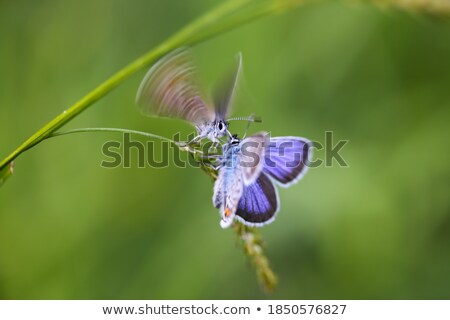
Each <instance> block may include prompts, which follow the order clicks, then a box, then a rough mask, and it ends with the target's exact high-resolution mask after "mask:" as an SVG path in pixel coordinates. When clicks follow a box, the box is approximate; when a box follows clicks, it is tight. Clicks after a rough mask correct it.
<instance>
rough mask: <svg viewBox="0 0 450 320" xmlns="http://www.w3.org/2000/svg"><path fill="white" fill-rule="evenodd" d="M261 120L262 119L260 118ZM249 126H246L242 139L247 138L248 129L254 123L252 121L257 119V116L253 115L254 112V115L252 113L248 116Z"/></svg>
mask: <svg viewBox="0 0 450 320" xmlns="http://www.w3.org/2000/svg"><path fill="white" fill-rule="evenodd" d="M260 120H261V119H260ZM247 121H248V122H247V128H245V132H244V136H243V137H242V139H245V137H246V136H247V132H248V129H249V128H250V124H251V123H252V122H256V121H255V117H254V116H253V114H252V115H250V117H248V118H247ZM259 122H261V121H259Z"/></svg>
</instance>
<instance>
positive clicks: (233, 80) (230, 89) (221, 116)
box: [214, 53, 242, 120]
mask: <svg viewBox="0 0 450 320" xmlns="http://www.w3.org/2000/svg"><path fill="white" fill-rule="evenodd" d="M241 68H242V54H241V53H238V54H237V56H236V63H235V66H234V68H233V70H232V71H231V72H230V73H229V74H227V76H226V77H225V78H224V79H223V80H222V82H221V83H219V86H218V87H217V89H216V91H215V93H214V108H215V111H216V119H218V120H226V118H227V117H228V115H229V113H230V107H231V104H232V101H233V97H234V95H235V92H236V87H237V82H238V79H239V74H240V73H241Z"/></svg>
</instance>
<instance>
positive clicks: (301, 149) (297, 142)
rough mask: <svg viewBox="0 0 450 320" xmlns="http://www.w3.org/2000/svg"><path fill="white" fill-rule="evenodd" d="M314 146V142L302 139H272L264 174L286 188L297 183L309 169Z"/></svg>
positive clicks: (267, 151) (267, 152)
mask: <svg viewBox="0 0 450 320" xmlns="http://www.w3.org/2000/svg"><path fill="white" fill-rule="evenodd" d="M312 146H313V145H312V142H310V141H309V140H307V139H305V138H300V137H277V138H271V139H270V143H269V144H268V147H267V149H266V155H265V159H264V160H265V163H264V169H263V172H264V173H266V174H267V175H269V176H270V177H271V178H273V179H275V180H276V181H277V182H278V183H280V185H282V186H285V187H287V186H289V185H290V184H292V183H295V182H297V181H298V180H300V179H301V178H302V177H303V175H304V174H305V173H306V171H307V169H308V167H307V165H308V163H309V161H311V156H312Z"/></svg>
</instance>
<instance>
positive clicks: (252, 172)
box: [239, 132, 269, 185]
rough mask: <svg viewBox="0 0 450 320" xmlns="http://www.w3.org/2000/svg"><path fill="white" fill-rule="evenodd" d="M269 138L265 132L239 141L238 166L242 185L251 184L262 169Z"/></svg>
mask: <svg viewBox="0 0 450 320" xmlns="http://www.w3.org/2000/svg"><path fill="white" fill-rule="evenodd" d="M268 144H269V136H268V134H267V133H266V132H260V133H257V134H254V135H252V136H250V137H248V138H246V139H244V140H242V141H241V143H240V147H241V151H240V154H239V165H240V167H241V169H242V173H243V179H244V184H245V185H249V184H252V183H253V182H254V181H255V180H256V179H257V178H258V176H259V174H260V173H261V171H262V170H263V167H264V157H265V153H266V148H267V145H268Z"/></svg>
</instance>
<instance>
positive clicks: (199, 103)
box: [136, 48, 252, 144]
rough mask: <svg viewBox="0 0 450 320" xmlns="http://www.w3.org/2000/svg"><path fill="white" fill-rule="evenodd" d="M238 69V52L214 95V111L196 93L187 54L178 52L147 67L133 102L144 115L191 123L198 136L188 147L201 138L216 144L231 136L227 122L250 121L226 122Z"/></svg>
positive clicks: (239, 68) (239, 58) (193, 69)
mask: <svg viewBox="0 0 450 320" xmlns="http://www.w3.org/2000/svg"><path fill="white" fill-rule="evenodd" d="M241 68H242V55H241V54H240V53H239V54H238V55H237V58H236V63H235V66H234V67H233V69H232V71H231V72H230V73H229V74H228V75H227V76H226V77H225V78H224V79H223V80H222V82H221V84H220V86H219V87H218V89H219V90H217V91H216V92H215V94H214V103H213V105H214V108H210V107H209V106H208V104H207V103H206V102H205V100H204V99H203V98H202V97H201V93H200V91H199V90H198V86H197V83H196V81H195V74H196V68H195V67H194V66H193V64H192V62H191V58H190V55H189V52H188V51H187V50H186V49H184V48H182V49H178V50H175V51H173V52H171V53H169V54H168V55H166V56H165V57H163V58H162V59H161V60H159V61H158V62H157V63H156V64H155V65H153V66H152V67H151V68H150V70H149V71H148V72H147V74H146V75H145V77H144V79H143V80H142V82H141V84H140V86H139V89H138V92H137V95H136V103H137V105H138V106H139V107H140V109H141V111H142V112H143V113H144V114H146V115H149V116H160V117H169V118H180V119H183V120H186V121H188V122H190V123H192V124H193V125H194V126H195V128H196V129H197V135H196V136H195V137H194V138H193V139H192V140H191V141H190V142H188V143H187V144H191V143H195V142H199V141H200V140H202V139H204V138H207V139H209V140H211V141H212V142H213V143H215V144H218V143H219V139H220V138H221V137H223V136H225V135H229V136H231V134H230V133H229V131H228V125H229V123H228V121H229V120H248V121H252V119H250V118H234V119H227V117H228V114H229V112H230V106H231V104H232V100H233V97H234V94H235V91H236V86H237V82H238V78H239V74H240V73H241Z"/></svg>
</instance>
